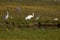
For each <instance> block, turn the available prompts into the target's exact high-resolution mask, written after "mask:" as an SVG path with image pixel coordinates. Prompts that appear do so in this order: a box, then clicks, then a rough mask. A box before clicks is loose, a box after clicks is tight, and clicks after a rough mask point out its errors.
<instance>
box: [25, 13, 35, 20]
mask: <svg viewBox="0 0 60 40" xmlns="http://www.w3.org/2000/svg"><path fill="white" fill-rule="evenodd" d="M32 17H34V13H32V15H28V16H27V17H26V18H25V20H30V19H31V18H32Z"/></svg>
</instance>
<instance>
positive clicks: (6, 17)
mask: <svg viewBox="0 0 60 40" xmlns="http://www.w3.org/2000/svg"><path fill="white" fill-rule="evenodd" d="M8 17H9V11H7V15H5V16H4V19H5V20H7V19H8Z"/></svg>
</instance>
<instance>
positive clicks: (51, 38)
mask: <svg viewBox="0 0 60 40" xmlns="http://www.w3.org/2000/svg"><path fill="white" fill-rule="evenodd" d="M0 39H1V40H60V29H45V30H42V29H40V28H36V29H34V28H22V29H17V28H15V29H13V30H12V31H11V30H10V31H9V30H6V31H0Z"/></svg>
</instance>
